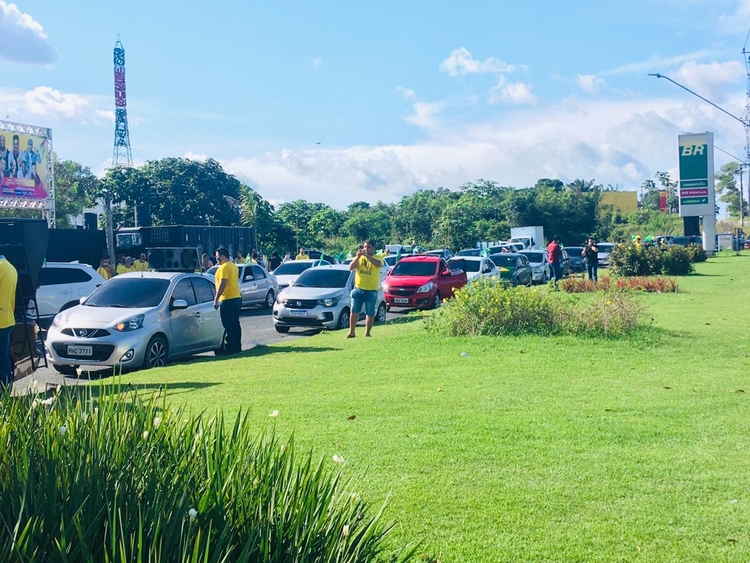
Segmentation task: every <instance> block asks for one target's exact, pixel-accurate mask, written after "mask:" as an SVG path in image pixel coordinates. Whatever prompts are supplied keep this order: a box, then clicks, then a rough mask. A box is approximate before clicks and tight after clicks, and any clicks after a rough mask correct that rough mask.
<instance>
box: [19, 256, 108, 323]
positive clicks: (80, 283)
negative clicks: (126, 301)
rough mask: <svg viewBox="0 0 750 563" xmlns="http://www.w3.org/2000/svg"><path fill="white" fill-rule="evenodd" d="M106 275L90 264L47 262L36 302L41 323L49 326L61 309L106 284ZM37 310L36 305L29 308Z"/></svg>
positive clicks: (31, 311)
mask: <svg viewBox="0 0 750 563" xmlns="http://www.w3.org/2000/svg"><path fill="white" fill-rule="evenodd" d="M104 281H105V280H104V278H103V277H102V276H101V275H99V273H98V272H97V271H96V270H94V268H92V267H91V266H89V265H88V264H80V263H78V262H47V263H46V264H45V265H44V266H43V267H42V269H41V270H39V287H38V288H37V290H36V304H37V307H38V309H39V319H40V324H41V325H42V326H44V327H47V326H49V324H50V323H51V322H52V319H53V318H54V317H55V315H56V314H57V313H59V312H60V311H64V310H65V309H68V308H70V307H73V306H74V305H78V302H79V301H80V300H81V297H88V296H89V295H91V294H92V293H93V292H94V290H95V289H96V288H97V287H99V286H100V285H102V284H103V283H104ZM29 312H30V313H32V314H33V313H34V312H35V311H33V305H32V306H30V308H29Z"/></svg>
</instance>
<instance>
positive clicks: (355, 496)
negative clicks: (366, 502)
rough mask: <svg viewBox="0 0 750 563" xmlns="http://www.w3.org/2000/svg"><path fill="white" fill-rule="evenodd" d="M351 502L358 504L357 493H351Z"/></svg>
mask: <svg viewBox="0 0 750 563" xmlns="http://www.w3.org/2000/svg"><path fill="white" fill-rule="evenodd" d="M352 500H353V501H356V502H359V501H360V498H359V495H358V494H357V493H352Z"/></svg>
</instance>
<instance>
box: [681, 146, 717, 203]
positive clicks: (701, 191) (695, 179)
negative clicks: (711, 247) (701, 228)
mask: <svg viewBox="0 0 750 563" xmlns="http://www.w3.org/2000/svg"><path fill="white" fill-rule="evenodd" d="M677 146H678V149H679V155H680V156H679V158H680V160H679V163H680V186H679V190H680V193H679V197H680V217H707V216H711V217H715V215H716V199H715V196H714V134H713V133H710V132H706V133H689V134H684V135H679V136H678V139H677Z"/></svg>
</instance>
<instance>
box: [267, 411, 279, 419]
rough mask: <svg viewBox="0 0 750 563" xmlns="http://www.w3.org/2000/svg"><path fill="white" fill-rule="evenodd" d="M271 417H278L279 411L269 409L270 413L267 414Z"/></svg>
mask: <svg viewBox="0 0 750 563" xmlns="http://www.w3.org/2000/svg"><path fill="white" fill-rule="evenodd" d="M268 416H270V417H271V418H279V411H276V410H275V411H271V414H269V415H268Z"/></svg>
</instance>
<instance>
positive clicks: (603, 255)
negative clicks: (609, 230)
mask: <svg viewBox="0 0 750 563" xmlns="http://www.w3.org/2000/svg"><path fill="white" fill-rule="evenodd" d="M596 247H597V248H598V249H599V252H598V253H597V258H599V267H600V268H609V255H610V254H612V251H613V250H614V248H615V244H614V243H613V242H599V243H597V245H596Z"/></svg>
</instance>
